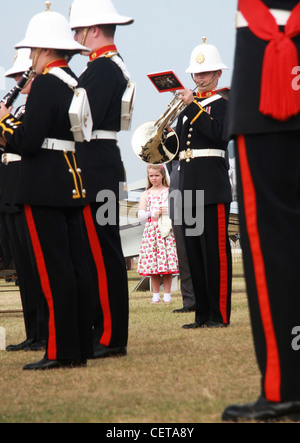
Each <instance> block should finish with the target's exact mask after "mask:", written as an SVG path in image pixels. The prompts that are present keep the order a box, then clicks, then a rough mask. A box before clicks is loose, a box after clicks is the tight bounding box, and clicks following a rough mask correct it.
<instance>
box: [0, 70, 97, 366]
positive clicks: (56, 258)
mask: <svg viewBox="0 0 300 443" xmlns="http://www.w3.org/2000/svg"><path fill="white" fill-rule="evenodd" d="M57 63H58V62H57ZM57 63H56V67H60V66H59V65H58V64H57ZM62 66H64V63H62ZM62 69H64V70H65V71H66V72H67V73H68V74H70V75H72V76H73V77H75V76H74V74H73V73H72V72H71V70H70V69H69V68H67V67H63V68H62ZM72 98H73V91H72V90H71V89H70V88H69V87H68V86H67V85H66V84H65V83H64V82H63V81H61V80H60V79H58V78H57V77H55V76H54V75H51V74H49V73H46V72H45V75H38V76H37V77H36V78H35V80H34V81H33V83H32V87H31V92H30V94H29V96H28V100H27V104H26V113H25V116H24V119H23V121H22V122H19V121H17V120H16V119H15V118H14V117H13V116H11V115H8V116H6V117H5V118H4V119H2V121H1V122H0V129H1V135H2V136H3V137H4V138H5V139H6V140H7V142H8V145H7V149H9V151H10V152H12V153H16V154H19V155H21V156H22V162H21V164H20V174H19V183H18V189H17V192H16V200H15V201H16V203H17V204H23V205H24V211H25V215H26V220H27V224H28V228H29V233H30V238H31V242H32V247H33V250H34V254H35V259H36V264H37V269H38V272H39V276H40V282H41V286H42V290H43V293H44V296H45V298H46V300H47V304H48V310H49V322H48V326H49V335H48V345H47V354H46V356H47V358H48V359H49V360H61V361H63V360H72V361H73V360H81V359H86V358H88V357H92V356H93V352H92V336H91V331H92V329H91V321H90V308H91V302H90V299H89V296H90V290H89V277H88V276H89V270H88V266H87V262H86V259H85V243H84V235H83V218H82V208H83V205H84V204H85V199H84V196H85V194H84V192H83V183H82V179H81V175H80V168H79V165H78V164H77V158H76V155H75V153H74V152H64V150H63V149H64V146H65V144H64V142H65V141H67V142H68V141H69V142H71V141H72V133H71V131H70V121H69V115H68V110H69V106H70V103H71V100H72ZM45 139H56V140H57V141H58V142H57V143H56V146H59V143H60V141H63V142H62V143H63V144H62V150H55V149H53V150H51V149H43V148H42V145H43V143H44V141H45ZM50 146H51V144H50Z"/></svg>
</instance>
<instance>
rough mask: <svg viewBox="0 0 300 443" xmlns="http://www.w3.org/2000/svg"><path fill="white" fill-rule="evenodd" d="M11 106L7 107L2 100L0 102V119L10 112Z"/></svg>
mask: <svg viewBox="0 0 300 443" xmlns="http://www.w3.org/2000/svg"><path fill="white" fill-rule="evenodd" d="M11 109H12V108H9V109H8V108H7V107H6V106H5V104H4V103H3V102H0V120H2V119H3V117H5V116H6V115H7V114H10V110H11Z"/></svg>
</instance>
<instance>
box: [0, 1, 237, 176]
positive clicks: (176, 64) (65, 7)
mask: <svg viewBox="0 0 300 443" xmlns="http://www.w3.org/2000/svg"><path fill="white" fill-rule="evenodd" d="M113 2H114V5H115V7H116V9H117V10H118V12H119V13H120V14H122V15H125V16H129V17H133V18H134V19H135V23H134V24H133V25H130V26H120V27H118V29H117V33H116V39H115V41H116V45H117V47H118V50H119V52H120V53H121V55H122V57H123V58H124V61H125V63H126V65H127V68H128V70H129V72H130V73H131V76H132V80H133V81H135V82H136V85H137V95H136V102H135V111H134V117H133V121H132V126H131V131H129V132H123V133H120V134H119V137H118V138H119V145H120V148H121V151H122V157H123V161H124V164H125V169H126V172H127V177H128V183H129V184H130V183H132V182H134V181H137V180H140V179H143V178H144V177H145V175H146V165H144V164H143V163H142V162H141V161H140V160H138V159H137V157H136V156H135V155H134V154H133V152H132V149H131V136H132V132H133V131H134V130H135V129H136V128H137V127H138V126H139V125H140V124H142V123H144V122H146V121H151V120H157V119H158V117H159V116H160V115H161V114H162V113H163V111H164V110H165V109H166V107H167V104H168V103H169V102H170V100H171V99H172V94H171V93H164V94H159V93H158V92H157V90H156V89H155V88H154V86H153V85H152V84H151V82H150V81H149V79H148V78H147V74H149V73H153V72H159V71H165V70H173V71H174V72H175V73H176V74H177V76H178V77H179V78H180V80H181V81H182V83H183V84H184V85H185V86H186V87H188V88H191V89H194V86H193V82H192V80H191V78H190V76H189V74H186V73H185V70H186V68H187V67H188V65H189V59H190V54H191V52H192V50H193V48H194V47H195V46H197V45H198V44H201V42H202V37H203V36H206V37H207V42H208V43H211V44H213V45H215V46H217V48H218V49H219V51H220V53H221V57H222V59H223V62H224V63H225V64H226V65H227V66H228V67H229V68H230V70H229V71H224V74H223V76H222V78H221V80H220V83H219V86H220V87H223V86H230V81H231V75H232V65H233V58H234V45H235V11H236V6H237V0H209V1H207V0H205V1H204V0H185V1H179V0H175V1H174V0H173V1H166V0H113ZM71 4H72V0H52V7H51V9H52V10H54V11H57V12H60V13H62V14H64V15H65V16H66V17H67V16H68V12H69V8H70V6H71ZM43 10H45V1H44V0H26V1H25V2H23V1H21V0H9V1H8V2H6V3H5V8H2V13H1V18H2V20H1V28H2V36H5V38H3V37H2V39H1V40H0V54H1V63H0V68H1V69H0V90H1V91H0V92H1V93H2V96H4V95H5V93H6V92H7V91H8V90H10V89H11V88H12V87H13V86H14V82H13V81H12V80H6V81H5V79H4V77H3V71H4V72H5V71H6V70H7V69H9V68H10V67H11V66H12V62H13V57H14V54H15V49H14V45H15V44H16V43H17V42H19V41H20V40H22V39H23V38H24V36H25V32H26V28H27V25H28V23H29V21H30V19H31V18H32V17H33V16H34V15H35V14H38V13H39V12H42V11H43ZM87 61H88V60H87V57H83V56H81V55H77V56H76V57H74V59H73V60H72V62H71V67H72V69H73V70H74V72H75V73H76V74H77V75H79V74H80V73H81V72H82V70H83V69H84V67H85V65H86V63H87Z"/></svg>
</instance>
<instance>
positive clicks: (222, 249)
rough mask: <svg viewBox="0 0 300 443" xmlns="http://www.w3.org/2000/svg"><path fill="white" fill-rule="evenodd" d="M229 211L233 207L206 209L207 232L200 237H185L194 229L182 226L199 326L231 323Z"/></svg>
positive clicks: (224, 206) (213, 206)
mask: <svg viewBox="0 0 300 443" xmlns="http://www.w3.org/2000/svg"><path fill="white" fill-rule="evenodd" d="M194 210H195V209H194ZM198 210H201V208H198ZM202 210H203V209H202ZM229 210H230V204H224V203H220V204H213V205H207V206H205V207H204V231H203V233H202V235H200V236H195V237H193V236H188V235H186V232H188V231H187V229H190V228H191V226H187V225H185V224H183V229H184V233H185V242H186V248H187V255H188V260H189V266H190V271H191V277H192V281H193V286H194V292H195V297H196V322H197V323H199V324H204V323H205V322H206V321H208V320H211V321H214V322H217V323H223V324H225V325H227V324H229V323H230V313H231V285H232V260H231V248H230V243H229V238H228V234H227V232H228V223H229ZM183 220H184V217H183ZM194 228H195V227H193V226H192V229H194Z"/></svg>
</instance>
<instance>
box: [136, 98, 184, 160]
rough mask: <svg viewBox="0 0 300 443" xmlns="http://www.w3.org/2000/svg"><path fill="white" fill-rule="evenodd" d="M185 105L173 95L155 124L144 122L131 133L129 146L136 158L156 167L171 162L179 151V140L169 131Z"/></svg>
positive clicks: (171, 130)
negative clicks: (130, 145)
mask: <svg viewBox="0 0 300 443" xmlns="http://www.w3.org/2000/svg"><path fill="white" fill-rule="evenodd" d="M185 108H186V104H185V103H184V102H183V101H182V100H181V99H180V98H179V97H178V94H175V97H174V98H173V100H172V101H171V102H170V103H169V105H168V108H167V110H166V111H165V112H164V113H163V115H162V116H161V117H160V118H159V119H158V120H157V121H156V122H153V121H151V122H146V123H143V124H142V125H141V126H139V127H138V128H137V129H136V130H135V132H134V133H133V136H132V140H131V144H132V148H133V151H134V153H135V154H136V156H137V157H138V158H139V159H140V160H142V161H143V162H145V163H148V164H152V165H157V164H162V163H169V162H170V161H172V160H173V159H174V158H175V157H176V155H177V153H178V150H179V139H178V136H177V134H176V132H175V131H174V130H173V129H171V127H170V126H171V125H172V124H173V123H174V122H175V120H176V119H177V117H178V116H179V114H181V112H182V111H183V110H184V109H185Z"/></svg>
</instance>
